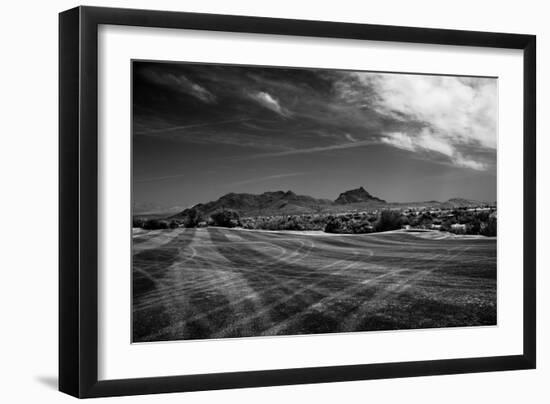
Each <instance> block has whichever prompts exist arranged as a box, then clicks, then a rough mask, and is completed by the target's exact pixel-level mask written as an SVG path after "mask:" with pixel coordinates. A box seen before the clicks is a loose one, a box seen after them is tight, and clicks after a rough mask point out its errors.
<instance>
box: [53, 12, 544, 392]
mask: <svg viewBox="0 0 550 404" xmlns="http://www.w3.org/2000/svg"><path fill="white" fill-rule="evenodd" d="M59 24H60V25H59V26H60V35H59V41H60V42H59V46H60V51H59V55H60V56H59V57H60V59H59V64H60V66H59V78H60V81H59V82H60V87H59V92H60V94H59V95H60V105H59V109H60V119H59V124H60V129H59V136H60V176H59V178H60V255H59V259H60V266H59V286H60V287H59V291H60V292H59V293H60V295H59V299H60V303H59V308H60V321H59V347H60V349H59V388H60V390H61V391H63V392H65V393H68V394H70V395H73V396H76V397H83V398H84V397H102V396H115V395H132V394H148V393H164V392H183V391H195V390H210V389H225V388H239V387H258V386H273V385H285V384H299V383H321V382H334V381H348V380H362V379H379V378H395V377H410V376H426V375H440V374H457V373H469V372H486V371H499V370H515V369H532V368H535V363H536V360H535V358H536V354H535V352H536V341H535V334H536V332H535V318H536V314H535V309H536V307H535V306H536V305H535V302H536V295H535V261H536V260H535V245H536V243H535V228H536V227H535V223H536V218H535V119H536V116H535V100H536V85H535V84H536V83H535V65H536V64H535V52H536V50H535V48H536V40H535V36H532V35H520V34H504V33H488V32H471V31H455V30H443V29H425V28H410V27H396V26H380V25H366V24H350V23H338V22H325V21H307V20H285V19H273V18H260V17H244V16H227V15H213V14H195V13H180V12H165V11H146V10H125V9H108V8H94V7H78V8H75V9H71V10H68V11H65V12H63V13H61V14H60V19H59ZM497 224H498V226H497Z"/></svg>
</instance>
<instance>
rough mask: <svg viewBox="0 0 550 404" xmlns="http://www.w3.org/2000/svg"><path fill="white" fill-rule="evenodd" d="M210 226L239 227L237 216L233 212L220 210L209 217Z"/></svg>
mask: <svg viewBox="0 0 550 404" xmlns="http://www.w3.org/2000/svg"><path fill="white" fill-rule="evenodd" d="M210 219H211V221H212V226H218V227H236V226H240V225H241V221H240V219H239V214H238V213H237V212H235V211H234V210H220V211H217V212H214V213H212V214H211V215H210Z"/></svg>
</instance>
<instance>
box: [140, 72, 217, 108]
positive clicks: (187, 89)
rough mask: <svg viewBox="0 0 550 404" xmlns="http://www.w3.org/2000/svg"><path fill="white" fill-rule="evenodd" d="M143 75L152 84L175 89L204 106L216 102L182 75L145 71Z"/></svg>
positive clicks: (201, 88)
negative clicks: (202, 103) (199, 101)
mask: <svg viewBox="0 0 550 404" xmlns="http://www.w3.org/2000/svg"><path fill="white" fill-rule="evenodd" d="M143 74H144V76H145V77H146V78H147V79H148V80H149V81H151V82H153V83H156V84H159V85H161V86H164V87H169V88H171V89H175V90H177V91H180V92H182V93H184V94H189V95H191V96H193V97H195V98H197V99H199V100H201V101H202V102H204V103H206V104H213V103H215V102H216V96H215V95H214V94H212V93H211V92H210V91H208V90H207V89H206V88H204V87H203V86H201V85H200V84H197V83H195V82H193V81H191V80H189V79H188V78H187V77H185V76H184V75H183V74H178V75H175V74H172V73H157V72H155V71H151V70H146V71H145V72H144V73H143Z"/></svg>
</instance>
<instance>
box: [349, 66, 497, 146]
mask: <svg viewBox="0 0 550 404" xmlns="http://www.w3.org/2000/svg"><path fill="white" fill-rule="evenodd" d="M353 74H354V75H355V78H356V79H357V81H358V82H359V83H361V84H362V85H364V86H366V87H368V89H369V91H371V92H372V91H374V93H375V94H376V95H375V97H374V98H373V100H372V104H373V106H374V108H375V109H376V110H377V111H378V112H380V113H382V114H386V115H390V116H392V117H393V118H395V119H398V120H401V121H410V120H415V121H419V122H422V123H424V125H425V126H426V127H429V128H431V129H432V130H433V131H434V132H435V133H437V135H438V137H441V138H446V140H448V141H449V142H450V143H452V144H458V143H462V144H467V143H473V144H478V145H481V146H483V147H486V148H490V149H496V140H497V139H496V133H497V127H496V126H497V82H496V80H495V79H489V78H471V77H466V78H465V77H451V76H424V75H410V74H366V73H353ZM348 93H349V92H348ZM349 96H350V95H349V94H348V97H349ZM355 97H357V95H355Z"/></svg>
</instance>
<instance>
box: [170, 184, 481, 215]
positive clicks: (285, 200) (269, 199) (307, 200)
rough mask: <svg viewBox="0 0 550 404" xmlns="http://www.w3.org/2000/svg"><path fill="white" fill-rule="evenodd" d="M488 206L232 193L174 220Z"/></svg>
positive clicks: (363, 195)
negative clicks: (226, 214) (225, 213)
mask: <svg viewBox="0 0 550 404" xmlns="http://www.w3.org/2000/svg"><path fill="white" fill-rule="evenodd" d="M484 204H485V203H483V202H479V201H474V200H470V199H463V198H452V199H449V200H448V201H446V202H438V201H424V202H407V203H403V202H400V203H399V202H396V203H393V202H386V201H385V200H383V199H380V198H378V197H376V196H373V195H371V194H370V193H368V192H367V190H365V188H363V187H359V188H356V189H351V190H349V191H345V192H342V193H341V194H340V195H339V196H338V198H336V200H335V201H334V202H333V201H331V200H329V199H316V198H313V197H311V196H307V195H297V194H295V193H294V192H292V191H286V192H285V191H273V192H264V193H263V194H259V195H255V194H245V193H242V194H237V193H234V192H232V193H229V194H226V195H224V196H222V197H220V198H219V199H217V200H215V201H211V202H207V203H199V204H197V205H195V206H193V207H192V208H188V209H185V210H183V211H181V212H180V213H178V214H176V215H174V216H171V217H172V218H174V219H183V218H185V217H187V216H189V214H190V212H191V211H192V210H194V211H196V212H197V213H199V214H200V215H201V216H202V217H209V216H210V215H211V214H212V213H214V212H216V211H220V210H225V209H228V210H234V211H236V212H238V213H239V214H240V215H241V216H279V215H301V214H315V213H324V214H327V213H330V214H336V213H346V212H350V211H366V210H373V209H406V208H429V209H437V208H439V209H454V208H459V207H475V206H482V205H484Z"/></svg>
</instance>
